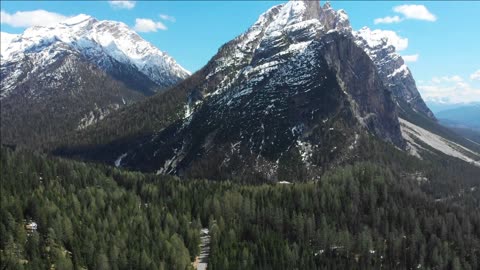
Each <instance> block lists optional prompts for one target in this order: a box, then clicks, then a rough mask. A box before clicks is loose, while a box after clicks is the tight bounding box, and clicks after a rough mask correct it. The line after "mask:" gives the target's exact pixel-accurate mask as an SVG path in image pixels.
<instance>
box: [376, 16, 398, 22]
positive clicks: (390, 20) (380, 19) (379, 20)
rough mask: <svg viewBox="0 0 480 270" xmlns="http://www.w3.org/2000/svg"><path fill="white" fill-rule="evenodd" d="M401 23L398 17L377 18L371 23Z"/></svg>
mask: <svg viewBox="0 0 480 270" xmlns="http://www.w3.org/2000/svg"><path fill="white" fill-rule="evenodd" d="M401 21H402V18H400V17H399V16H393V17H391V16H387V17H383V18H377V19H375V20H374V21H373V22H374V23H375V24H381V23H399V22H401Z"/></svg>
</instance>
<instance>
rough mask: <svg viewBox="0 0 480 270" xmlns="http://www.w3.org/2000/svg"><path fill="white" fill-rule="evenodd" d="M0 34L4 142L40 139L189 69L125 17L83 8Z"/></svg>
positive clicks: (181, 76)
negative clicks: (49, 22)
mask: <svg viewBox="0 0 480 270" xmlns="http://www.w3.org/2000/svg"><path fill="white" fill-rule="evenodd" d="M1 36H2V40H1V42H2V43H1V61H2V65H1V69H0V72H1V80H0V85H1V92H0V99H1V102H2V106H1V117H2V141H3V142H4V143H12V144H29V143H30V142H33V141H35V142H36V144H37V145H38V144H42V143H45V142H46V141H49V140H52V139H54V138H58V137H61V136H63V135H64V134H65V133H67V132H69V131H72V130H75V129H82V128H85V127H86V126H88V125H90V124H92V123H95V122H96V121H98V120H100V119H103V117H105V116H106V115H107V114H109V113H111V112H112V111H115V110H117V109H118V108H120V107H123V106H124V105H127V104H131V103H134V102H136V101H139V100H141V99H144V98H145V97H146V96H150V95H153V94H155V93H158V92H161V91H163V90H164V89H166V88H168V87H169V86H172V85H174V84H176V83H177V82H179V81H181V80H183V79H185V78H186V77H188V76H189V75H190V73H189V72H188V71H187V70H185V69H184V68H182V67H181V66H180V65H179V64H177V63H176V62H175V60H174V59H172V58H171V57H170V56H168V55H167V54H165V53H164V52H162V51H160V50H159V49H157V48H156V47H154V46H153V45H152V44H150V43H148V42H147V41H145V40H143V39H142V38H141V37H140V36H139V35H137V34H136V33H135V32H134V31H133V30H131V29H130V28H128V27H127V26H126V25H125V24H123V23H119V22H113V21H98V20H96V19H95V18H93V17H90V16H87V15H78V16H76V17H73V18H70V19H68V20H66V21H63V22H61V23H58V24H56V25H54V26H51V27H38V26H36V27H31V28H28V29H26V30H25V32H24V33H23V34H20V35H11V34H7V33H3V32H2V33H1Z"/></svg>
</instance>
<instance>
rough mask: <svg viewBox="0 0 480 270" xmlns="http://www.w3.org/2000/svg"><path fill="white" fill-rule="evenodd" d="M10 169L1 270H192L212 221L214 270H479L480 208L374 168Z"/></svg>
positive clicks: (15, 155)
mask: <svg viewBox="0 0 480 270" xmlns="http://www.w3.org/2000/svg"><path fill="white" fill-rule="evenodd" d="M0 164H1V181H2V185H1V188H2V190H1V194H2V196H1V199H0V200H1V201H0V202H1V210H0V211H1V213H0V216H1V222H0V250H1V256H2V258H1V264H2V265H1V266H0V268H1V269H5V268H6V269H50V268H51V267H52V266H54V267H55V269H85V268H88V269H182V270H183V269H190V268H192V264H191V262H192V261H194V259H195V256H196V255H198V254H199V251H200V250H199V243H200V229H201V228H203V227H208V228H209V230H210V235H211V254H210V256H209V263H208V269H417V268H418V269H478V268H479V267H480V262H479V261H478V258H480V210H479V208H478V205H476V206H475V205H473V206H472V205H470V204H467V205H461V204H458V205H457V203H455V204H453V203H451V202H450V201H448V200H446V201H439V202H435V201H434V199H433V198H431V197H430V196H429V195H427V194H426V193H424V192H422V191H421V189H420V188H419V184H418V182H417V181H416V180H412V179H410V178H409V177H403V176H401V175H399V174H397V173H396V172H395V171H391V170H390V169H387V168H384V167H381V166H378V165H374V164H371V163H358V164H355V165H351V166H345V167H342V168H338V169H335V170H332V171H330V172H328V173H326V174H325V175H323V177H322V178H321V180H319V181H318V182H310V183H297V184H270V185H266V184H264V185H239V184H233V183H231V182H211V181H204V180H191V181H185V180H180V179H176V178H173V177H168V176H157V175H151V174H141V173H135V172H125V171H121V170H117V169H114V168H111V167H106V166H102V165H94V164H85V163H80V162H75V161H69V160H63V159H58V158H49V157H45V156H43V155H39V154H34V153H27V152H19V151H11V150H6V149H2V152H1V163H0ZM432 181H433V180H432ZM455 205H457V206H455ZM29 221H35V222H37V224H38V229H37V230H33V231H29V230H27V229H26V228H25V224H26V223H27V222H29Z"/></svg>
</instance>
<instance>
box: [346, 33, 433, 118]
mask: <svg viewBox="0 0 480 270" xmlns="http://www.w3.org/2000/svg"><path fill="white" fill-rule="evenodd" d="M372 32H374V31H372V30H370V29H369V28H367V27H364V28H362V29H360V30H359V31H355V32H353V35H354V37H355V40H356V41H355V42H356V43H357V45H358V46H360V47H361V48H363V49H364V50H365V52H366V53H367V54H368V55H369V57H370V58H371V59H372V61H373V62H374V63H375V65H376V66H377V69H378V72H379V75H380V76H381V78H382V80H383V81H384V84H386V85H387V86H388V88H389V90H390V91H391V92H392V94H393V97H394V99H395V100H396V101H398V103H399V105H398V106H400V109H406V108H402V106H407V107H408V108H409V109H412V110H414V111H416V112H418V113H421V114H423V115H424V116H426V117H428V118H430V119H432V120H436V119H435V116H434V115H433V113H432V112H431V111H430V109H429V108H428V107H427V105H426V104H425V102H424V101H423V99H422V97H421V96H420V93H419V92H418V89H417V86H416V84H415V80H414V79H413V75H412V72H411V71H410V69H409V68H408V67H407V65H406V64H405V61H404V60H403V58H402V57H401V56H400V55H399V54H398V53H397V52H396V51H395V48H394V47H393V46H392V45H389V43H388V38H387V37H381V36H378V33H376V34H372Z"/></svg>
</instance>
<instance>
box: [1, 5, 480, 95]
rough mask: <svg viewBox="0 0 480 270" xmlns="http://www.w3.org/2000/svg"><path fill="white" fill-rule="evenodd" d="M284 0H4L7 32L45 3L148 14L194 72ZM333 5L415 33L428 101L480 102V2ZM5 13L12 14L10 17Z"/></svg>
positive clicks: (66, 12) (98, 13)
mask: <svg viewBox="0 0 480 270" xmlns="http://www.w3.org/2000/svg"><path fill="white" fill-rule="evenodd" d="M283 2H284V1H237V2H232V1H209V2H203V1H136V2H134V1H130V2H128V3H121V4H120V3H117V5H114V4H111V3H109V2H107V1H85V2H74V1H66V2H61V1H50V2H49V1H2V2H1V9H2V24H1V31H3V32H8V33H21V32H22V31H23V30H24V29H25V27H24V26H26V25H29V23H30V24H32V22H25V23H19V22H17V21H15V19H17V20H21V19H22V18H16V17H15V13H16V12H19V11H33V10H39V9H42V10H46V11H48V12H52V13H56V14H59V15H63V16H73V15H77V14H80V13H84V14H88V15H92V16H94V17H96V18H98V19H104V20H116V21H122V22H124V23H126V24H127V25H129V26H132V28H133V27H134V26H135V24H136V20H137V19H148V20H151V21H152V23H153V24H146V25H144V26H143V28H142V27H140V28H137V29H142V30H143V31H148V30H150V32H140V33H139V34H140V35H141V36H143V37H144V38H145V39H146V40H148V41H150V42H152V43H153V44H154V45H156V46H157V47H158V48H160V49H161V50H163V51H166V52H167V53H168V54H170V55H171V56H173V57H174V58H175V59H176V60H177V62H179V63H180V64H181V65H182V66H184V67H185V68H187V69H188V70H190V71H195V70H198V69H199V68H201V67H202V66H203V65H204V64H206V63H207V61H208V60H209V59H210V58H211V57H212V56H213V55H214V54H215V53H216V51H217V50H218V48H219V47H220V46H221V45H222V44H224V43H225V42H227V41H229V40H231V39H232V38H234V37H235V36H237V35H239V34H241V33H242V32H244V31H245V30H246V29H247V28H248V27H249V26H250V25H252V24H253V23H254V22H255V21H256V19H257V18H258V16H259V15H260V14H261V13H263V12H264V11H266V10H267V9H268V8H270V7H271V6H274V5H276V4H279V3H283ZM322 2H323V1H322ZM331 4H332V6H333V7H334V8H335V9H341V8H342V9H345V10H346V11H347V13H348V15H349V17H350V22H351V24H352V26H353V28H354V29H360V28H361V27H363V26H368V27H370V28H371V29H382V30H393V31H395V32H396V34H397V35H398V36H399V38H402V39H403V40H404V39H408V47H407V48H406V49H404V50H402V51H400V54H402V55H409V56H411V57H413V56H415V55H418V56H417V59H416V61H415V62H409V63H408V66H409V67H410V69H411V70H412V72H413V75H414V77H415V79H416V81H417V85H418V86H419V89H420V91H421V93H422V95H423V96H424V98H426V99H427V100H430V101H435V100H436V101H443V102H448V103H456V102H471V101H480V52H479V49H478V48H479V47H480V46H479V43H480V35H479V29H478V28H479V27H480V2H468V1H466V2H459V1H452V2H448V1H426V2H420V1H402V2H393V1H384V2H378V1H369V2H361V1H332V2H331ZM402 5H417V6H420V5H423V6H424V8H425V9H426V10H427V11H428V13H429V14H430V15H433V16H434V20H433V18H429V17H428V16H427V17H425V16H424V17H423V18H422V19H419V16H417V18H415V16H416V15H415V14H411V13H408V12H403V13H402V12H399V11H398V8H397V11H395V10H394V9H395V7H398V6H402ZM5 14H8V15H10V17H11V18H9V19H8V20H7V19H5V18H7V16H5ZM417 15H418V14H417ZM420 15H421V14H420ZM423 15H425V14H423ZM427 15H428V14H427ZM387 16H389V17H390V18H391V19H392V18H393V19H392V20H393V21H399V22H394V23H388V24H386V23H383V24H375V23H374V21H375V19H378V18H385V17H387ZM395 16H398V17H397V18H395ZM409 16H410V17H411V18H410V17H409ZM412 16H413V17H412ZM420 17H421V16H420ZM144 22H145V21H144ZM19 25H20V26H19ZM22 25H23V26H22ZM154 29H155V30H156V31H151V30H154ZM414 58H415V57H413V59H412V60H414ZM475 72H477V73H475Z"/></svg>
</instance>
